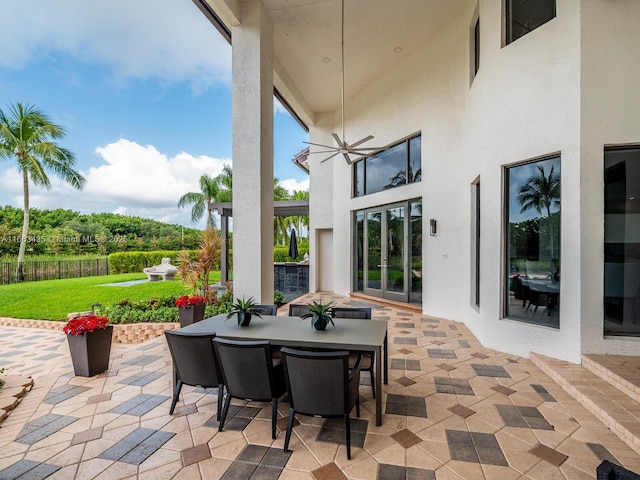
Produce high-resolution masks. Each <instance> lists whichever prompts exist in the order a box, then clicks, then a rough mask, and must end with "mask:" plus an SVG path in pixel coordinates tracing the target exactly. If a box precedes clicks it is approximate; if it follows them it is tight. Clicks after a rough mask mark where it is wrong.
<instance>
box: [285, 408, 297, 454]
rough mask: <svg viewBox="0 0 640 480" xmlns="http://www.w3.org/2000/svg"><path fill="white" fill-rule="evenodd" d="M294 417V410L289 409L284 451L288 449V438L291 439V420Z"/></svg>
mask: <svg viewBox="0 0 640 480" xmlns="http://www.w3.org/2000/svg"><path fill="white" fill-rule="evenodd" d="M295 418H296V411H295V410H294V409H293V408H290V409H289V421H288V422H287V434H286V435H285V437H284V451H285V453H286V452H288V451H289V440H290V439H291V430H292V429H293V420H294V419H295Z"/></svg>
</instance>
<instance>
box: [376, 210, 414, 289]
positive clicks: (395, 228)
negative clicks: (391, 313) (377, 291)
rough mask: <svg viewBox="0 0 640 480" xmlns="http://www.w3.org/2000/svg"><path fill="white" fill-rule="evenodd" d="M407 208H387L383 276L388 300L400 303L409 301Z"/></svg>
mask: <svg viewBox="0 0 640 480" xmlns="http://www.w3.org/2000/svg"><path fill="white" fill-rule="evenodd" d="M406 209H407V208H406V206H404V205H403V206H398V207H394V208H387V209H386V212H387V225H386V240H387V244H386V254H387V255H386V262H384V263H386V269H385V268H384V263H383V270H382V274H383V277H384V281H385V282H386V289H385V291H386V294H385V297H386V298H390V299H396V300H400V301H408V298H407V295H406V291H407V285H406V280H405V279H406V278H407V277H406V275H405V271H406V270H407V268H406V267H407V261H406V259H407V256H406V251H407V249H406V247H405V243H406V235H405V231H406V228H405V220H406V215H405V212H406ZM385 270H386V271H385Z"/></svg>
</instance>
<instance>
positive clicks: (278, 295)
mask: <svg viewBox="0 0 640 480" xmlns="http://www.w3.org/2000/svg"><path fill="white" fill-rule="evenodd" d="M283 301H284V293H282V292H281V291H280V290H276V291H275V292H273V303H275V304H276V305H280V304H281V303H282V302H283Z"/></svg>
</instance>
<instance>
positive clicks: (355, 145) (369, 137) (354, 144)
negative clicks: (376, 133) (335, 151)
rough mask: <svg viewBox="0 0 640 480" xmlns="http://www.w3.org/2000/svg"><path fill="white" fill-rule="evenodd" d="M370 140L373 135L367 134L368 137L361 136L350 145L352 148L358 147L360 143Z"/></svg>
mask: <svg viewBox="0 0 640 480" xmlns="http://www.w3.org/2000/svg"><path fill="white" fill-rule="evenodd" d="M369 140H373V135H367V136H366V137H364V138H361V139H360V140H358V141H357V142H354V143H352V144H351V145H349V147H350V148H353V147H357V146H358V145H360V144H362V143H364V142H368V141H369Z"/></svg>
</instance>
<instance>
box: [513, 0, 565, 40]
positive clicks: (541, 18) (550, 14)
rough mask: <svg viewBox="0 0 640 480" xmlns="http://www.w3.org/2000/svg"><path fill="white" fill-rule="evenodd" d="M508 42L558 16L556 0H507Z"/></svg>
mask: <svg viewBox="0 0 640 480" xmlns="http://www.w3.org/2000/svg"><path fill="white" fill-rule="evenodd" d="M505 2H506V3H505V13H506V16H507V21H506V24H507V32H506V33H507V44H509V43H511V42H515V41H516V40H517V39H519V38H520V37H522V36H524V35H526V34H527V33H529V32H531V31H532V30H535V29H536V28H538V27H539V26H540V25H544V24H545V23H547V22H548V21H549V20H551V19H552V18H555V16H556V0H505Z"/></svg>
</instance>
